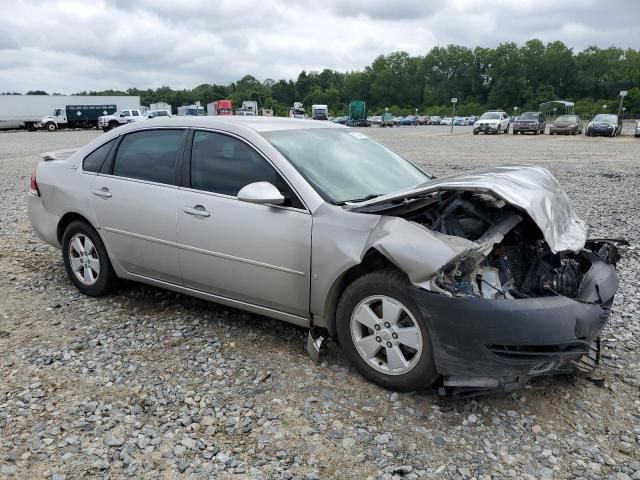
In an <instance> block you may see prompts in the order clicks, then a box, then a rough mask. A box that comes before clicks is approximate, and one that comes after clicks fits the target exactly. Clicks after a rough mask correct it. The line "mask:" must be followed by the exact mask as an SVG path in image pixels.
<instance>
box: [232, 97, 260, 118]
mask: <svg viewBox="0 0 640 480" xmlns="http://www.w3.org/2000/svg"><path fill="white" fill-rule="evenodd" d="M247 114H248V115H254V116H255V115H258V102H256V101H254V100H243V102H242V107H240V109H239V110H238V111H237V112H236V115H247Z"/></svg>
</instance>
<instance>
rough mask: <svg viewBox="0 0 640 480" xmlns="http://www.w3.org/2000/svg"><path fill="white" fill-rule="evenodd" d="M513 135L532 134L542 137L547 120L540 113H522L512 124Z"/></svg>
mask: <svg viewBox="0 0 640 480" xmlns="http://www.w3.org/2000/svg"><path fill="white" fill-rule="evenodd" d="M511 128H512V129H513V134H514V135H517V134H518V133H533V134H534V135H538V134H541V135H543V134H544V132H545V130H546V129H547V119H546V118H545V116H544V113H542V112H524V113H523V114H522V115H520V116H519V117H518V119H517V120H516V121H514V122H513V125H512V127H511Z"/></svg>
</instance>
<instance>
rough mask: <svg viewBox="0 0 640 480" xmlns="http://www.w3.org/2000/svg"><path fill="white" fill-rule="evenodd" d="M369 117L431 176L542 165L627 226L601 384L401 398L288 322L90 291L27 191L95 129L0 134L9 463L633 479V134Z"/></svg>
mask: <svg viewBox="0 0 640 480" xmlns="http://www.w3.org/2000/svg"><path fill="white" fill-rule="evenodd" d="M363 131H365V132H366V133H368V134H371V135H373V136H375V137H377V138H379V139H380V140H382V141H383V142H385V143H387V144H388V145H390V146H391V147H392V148H394V149H396V150H397V151H399V152H401V153H403V154H404V155H406V156H407V157H409V158H411V159H412V160H414V161H416V162H418V163H420V164H422V165H424V166H426V167H427V168H428V169H429V170H430V171H432V172H433V173H434V174H436V175H447V174H452V173H456V172H458V171H461V170H468V169H472V168H477V167H484V166H490V165H496V164H500V163H508V162H519V163H525V162H526V163H533V164H540V165H544V166H545V167H547V168H549V169H550V170H551V171H552V172H553V173H554V174H555V175H556V176H557V177H558V179H559V180H560V182H561V183H562V184H563V186H564V187H565V189H566V190H567V192H568V194H569V196H570V198H571V199H572V201H573V204H574V206H575V208H576V209H577V210H578V212H579V213H580V214H581V215H582V216H583V218H585V219H586V220H587V221H588V222H589V223H590V224H591V225H592V229H593V230H592V232H593V235H594V236H606V237H625V238H627V239H628V240H630V242H631V246H629V247H626V248H623V250H622V254H623V255H624V258H623V260H622V261H621V262H620V264H619V271H620V277H621V287H620V291H619V294H618V296H617V298H616V302H615V304H614V309H613V315H612V318H611V323H610V325H609V327H608V328H607V329H606V331H605V332H604V336H603V337H604V355H605V357H604V362H603V364H602V365H601V367H600V369H599V370H598V371H597V375H598V376H600V377H602V378H601V380H602V381H601V382H597V381H595V379H591V380H589V379H587V378H586V377H582V376H576V377H554V378H543V379H539V380H535V381H534V382H532V384H531V385H530V386H528V387H527V388H525V389H524V390H521V391H519V392H516V393H513V394H510V395H496V396H490V397H484V398H476V399H466V400H465V399H452V398H441V397H439V396H438V395H437V393H436V392H435V391H427V392H422V393H418V394H415V393H414V394H400V395H398V394H396V393H390V392H387V391H384V390H382V389H380V388H378V387H376V386H374V385H372V384H369V383H367V382H366V381H364V380H363V379H362V378H361V377H360V376H359V375H358V374H357V373H356V372H355V371H354V370H352V369H351V368H350V367H349V366H348V364H347V363H346V360H345V358H344V356H343V355H342V354H341V352H340V350H339V348H337V347H336V346H335V345H333V344H332V345H329V348H328V351H327V353H326V355H325V356H324V357H323V359H322V360H323V361H322V363H321V365H315V364H313V363H312V361H311V360H310V359H309V357H308V355H307V354H306V353H305V352H304V350H303V342H304V340H305V331H304V330H302V329H299V328H296V327H293V326H289V325H286V324H283V323H280V322H277V321H275V320H270V319H267V318H264V317H259V316H256V315H250V314H246V313H243V312H240V311H237V310H233V309H230V308H225V307H222V306H217V305H215V304H210V303H205V302H202V301H198V300H195V299H190V298H185V297H183V296H180V295H176V294H173V293H168V292H165V291H161V290H157V289H153V288H149V287H145V286H141V285H137V284H132V283H129V284H125V285H123V286H122V287H121V289H120V291H119V292H118V293H117V294H115V295H112V296H110V297H107V298H101V299H93V298H88V297H84V296H81V295H79V294H78V293H77V292H76V290H75V288H74V287H73V286H72V284H71V283H70V281H69V280H68V279H67V277H66V274H65V272H64V269H63V265H62V261H61V255H60V253H59V252H58V251H56V250H55V249H53V248H50V247H48V246H46V245H44V244H43V243H42V242H41V241H39V240H38V239H37V238H36V236H35V234H34V233H32V231H31V229H30V226H29V222H28V219H27V215H26V206H25V200H26V190H27V183H28V178H29V176H30V174H31V171H32V169H33V167H34V164H35V159H36V158H37V154H38V153H40V152H42V151H46V150H53V149H57V148H65V147H73V146H79V145H82V144H83V143H85V142H87V141H89V140H90V139H91V138H93V137H94V136H95V135H97V133H95V132H80V131H79V132H57V133H52V134H50V133H45V132H35V133H28V132H11V133H0V173H1V174H2V175H1V176H0V242H1V245H2V249H1V250H0V271H1V272H3V274H2V275H1V276H0V376H1V378H2V381H1V382H0V477H2V478H4V477H10V476H14V477H15V478H52V479H58V480H60V479H63V478H67V479H71V478H93V477H109V478H122V477H129V476H134V477H141V476H149V477H152V478H176V477H182V476H190V477H191V478H208V477H214V476H215V477H216V478H223V479H224V478H269V479H270V478H284V479H289V478H296V479H314V478H322V479H324V478H358V479H360V478H384V479H412V478H454V479H463V478H478V479H490V478H516V477H517V478H528V479H534V478H589V479H600V478H615V479H629V478H632V479H635V480H638V479H640V358H639V354H640V323H639V320H638V309H639V302H640V288H638V287H639V286H640V284H639V280H638V278H639V273H640V256H639V250H638V248H639V241H640V203H639V202H638V193H639V189H638V187H639V184H640V182H639V179H638V177H639V175H640V166H639V165H640V153H639V152H640V141H638V140H635V139H633V138H632V137H630V136H626V137H621V138H615V139H609V138H595V139H593V138H585V137H558V136H554V137H549V136H544V137H540V136H537V137H533V136H528V137H523V136H517V137H516V136H512V135H503V136H498V137H495V136H483V135H481V136H478V137H475V136H473V135H472V134H471V133H470V131H469V129H468V128H458V129H456V132H455V133H454V135H449V134H448V129H447V128H439V127H419V128H412V127H406V128H393V129H380V128H369V129H364V130H363Z"/></svg>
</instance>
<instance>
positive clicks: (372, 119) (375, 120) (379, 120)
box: [367, 115, 382, 125]
mask: <svg viewBox="0 0 640 480" xmlns="http://www.w3.org/2000/svg"><path fill="white" fill-rule="evenodd" d="M367 121H368V122H369V123H370V124H371V125H380V124H381V123H382V117H381V116H380V115H374V116H373V117H367Z"/></svg>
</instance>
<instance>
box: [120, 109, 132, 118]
mask: <svg viewBox="0 0 640 480" xmlns="http://www.w3.org/2000/svg"><path fill="white" fill-rule="evenodd" d="M122 115H124V116H125V117H129V116H130V115H131V112H129V110H123V111H122Z"/></svg>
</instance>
